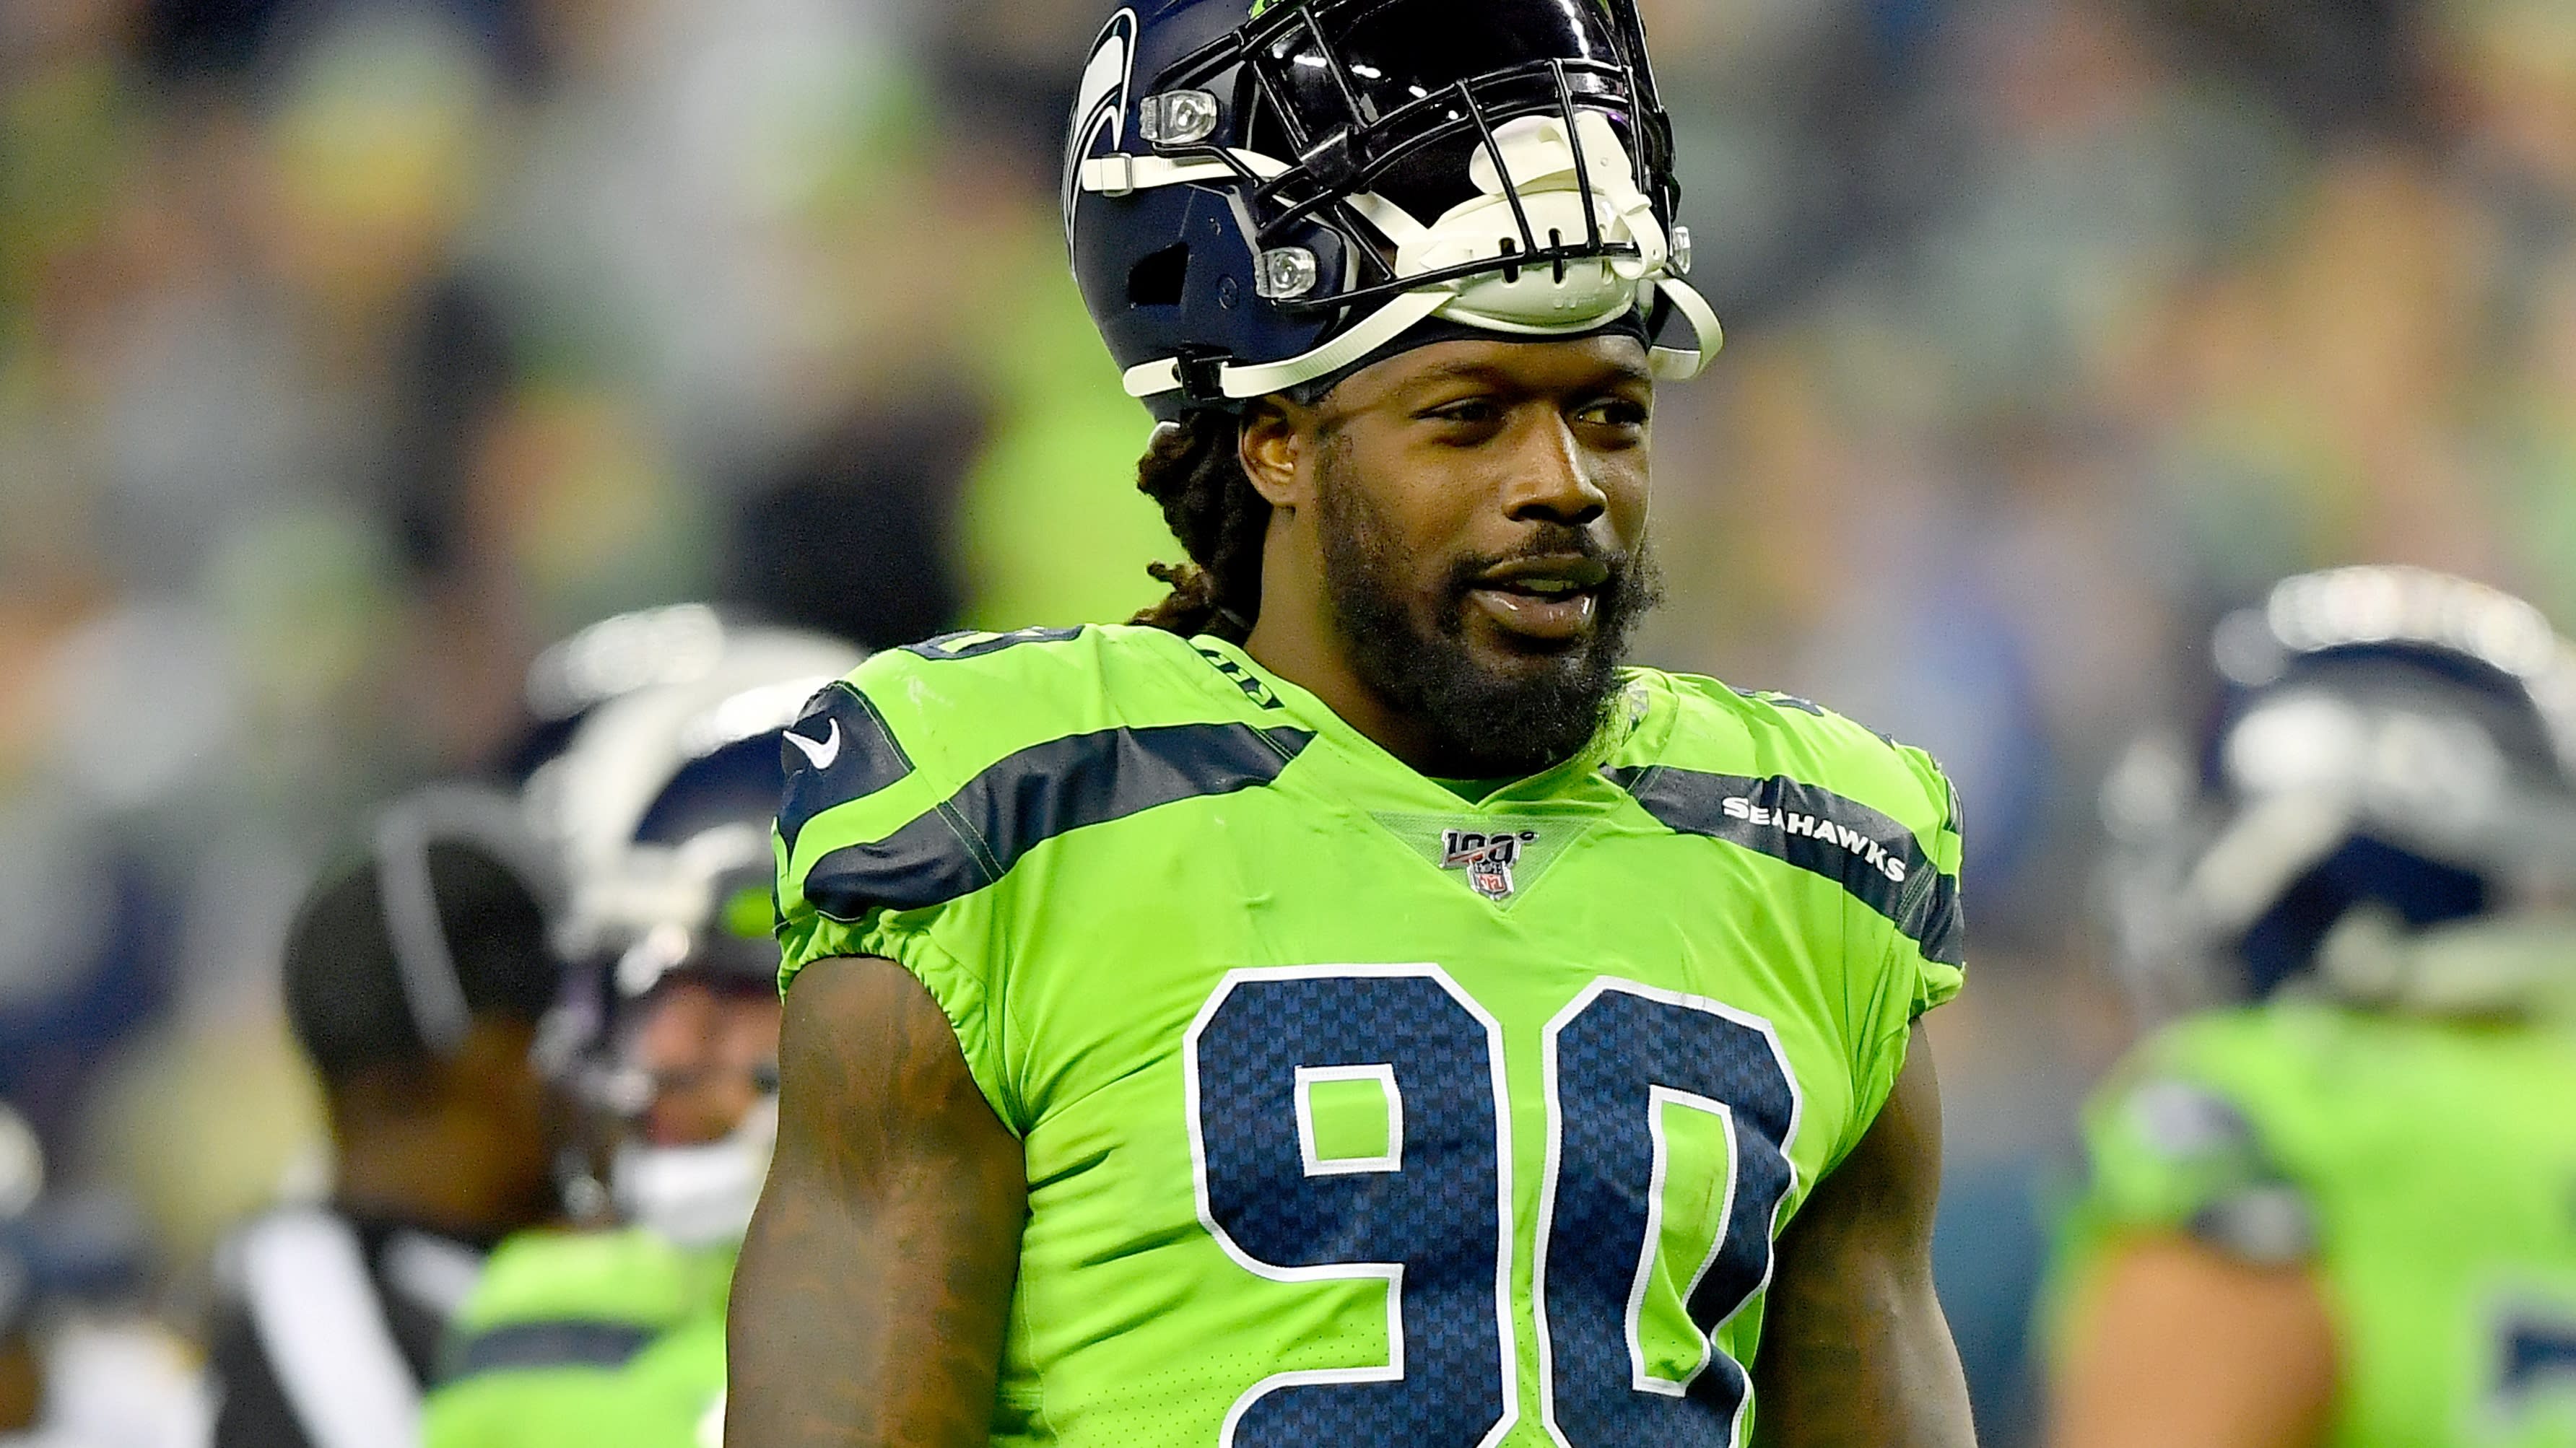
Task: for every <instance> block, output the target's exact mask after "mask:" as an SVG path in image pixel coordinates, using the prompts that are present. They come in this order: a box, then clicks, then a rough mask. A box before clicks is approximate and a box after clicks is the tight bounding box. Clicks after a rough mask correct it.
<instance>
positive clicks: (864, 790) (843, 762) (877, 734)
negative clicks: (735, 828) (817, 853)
mask: <svg viewBox="0 0 2576 1448" xmlns="http://www.w3.org/2000/svg"><path fill="white" fill-rule="evenodd" d="M778 755H779V761H780V763H782V764H784V765H785V766H786V768H787V792H786V794H785V796H784V797H783V798H781V799H780V801H779V806H778V837H779V838H780V839H782V840H785V841H786V842H787V848H789V849H791V850H793V849H795V848H796V836H797V834H798V832H800V831H802V830H803V829H804V828H805V825H806V822H807V821H809V820H811V819H813V818H814V816H816V815H818V814H821V813H822V812H823V811H825V810H827V809H830V808H831V807H833V806H834V805H839V804H847V803H849V802H850V801H851V800H854V799H865V798H867V797H868V796H869V795H872V794H874V793H876V792H877V791H878V790H881V789H883V788H885V787H886V786H887V785H890V784H892V783H894V782H895V781H896V780H899V779H901V778H903V777H904V776H905V775H908V774H910V773H912V759H911V757H910V756H908V755H906V754H905V753H904V752H903V746H902V745H901V744H899V743H897V742H895V737H894V730H893V729H892V728H890V727H888V726H887V724H886V721H885V716H884V715H882V714H879V713H878V712H877V706H876V705H875V704H873V703H871V702H869V700H868V696H867V695H865V694H862V693H860V692H859V691H858V689H857V687H856V686H854V685H852V684H850V683H848V682H846V681H844V682H841V683H836V684H833V685H831V686H830V687H828V688H826V689H824V690H823V692H821V693H819V694H816V695H815V696H814V697H813V699H812V700H811V701H809V702H808V703H807V704H806V705H805V712H804V714H803V715H801V716H799V717H798V719H797V720H796V723H795V724H794V725H793V726H792V727H791V728H790V729H789V730H788V733H787V736H786V737H785V738H782V739H780V740H779V741H778Z"/></svg>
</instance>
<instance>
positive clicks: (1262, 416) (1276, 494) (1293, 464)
mask: <svg viewBox="0 0 2576 1448" xmlns="http://www.w3.org/2000/svg"><path fill="white" fill-rule="evenodd" d="M1302 411H1303V409H1301V408H1297V406H1296V404H1295V403H1293V402H1290V401H1289V400H1288V399H1286V398H1284V397H1264V398H1262V399H1260V400H1259V401H1256V402H1254V403H1253V404H1252V405H1251V406H1250V407H1249V408H1247V409H1245V411H1244V414H1243V425H1242V430H1241V432H1240V434H1239V435H1238V436H1237V438H1236V442H1235V447H1236V455H1237V457H1238V458H1239V459H1240V461H1241V462H1242V464H1243V475H1244V477H1246V478H1248V479H1250V480H1251V483H1252V490H1253V491H1254V492H1256V493H1259V494H1260V495H1261V497H1262V500H1263V501H1265V502H1267V503H1269V504H1270V506H1271V507H1273V508H1280V509H1289V510H1293V509H1295V508H1296V507H1297V505H1298V504H1300V503H1302V502H1304V501H1305V497H1304V493H1305V484H1304V482H1303V480H1302V478H1301V477H1300V475H1299V469H1298V466H1297V464H1298V462H1299V460H1300V459H1301V457H1302V455H1303V452H1304V449H1305V446H1306V439H1307V436H1308V430H1307V429H1306V428H1305V426H1303V424H1302V421H1301V419H1300V418H1299V417H1298V416H1297V415H1296V414H1297V413H1298V412H1302Z"/></svg>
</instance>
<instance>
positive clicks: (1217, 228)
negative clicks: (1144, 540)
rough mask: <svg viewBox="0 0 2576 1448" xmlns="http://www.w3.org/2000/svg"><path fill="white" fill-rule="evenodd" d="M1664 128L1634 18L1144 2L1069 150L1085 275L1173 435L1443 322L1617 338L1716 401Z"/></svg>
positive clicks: (1408, 7) (1580, 1) (1454, 0)
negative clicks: (1645, 344) (1644, 350)
mask: <svg viewBox="0 0 2576 1448" xmlns="http://www.w3.org/2000/svg"><path fill="white" fill-rule="evenodd" d="M1672 154H1673V142H1672V127H1671V124H1670V122H1669V121H1668V120H1667V119H1666V117H1665V114H1664V110H1663V107H1662V105H1661V103H1660V102H1659V101H1658V100H1657V99H1656V95H1655V83H1654V75H1653V71H1652V69H1651V68H1650V67H1649V65H1648V63H1647V57H1646V36H1645V28H1644V25H1643V24H1642V22H1641V21H1640V20H1639V18H1638V14H1637V6H1636V0H1474V3H1472V4H1470V3H1463V0H1138V3H1135V4H1132V5H1129V6H1127V7H1126V8H1124V9H1121V10H1120V11H1119V12H1118V13H1117V14H1116V15H1114V16H1112V17H1110V20H1109V24H1108V26H1107V27H1106V28H1105V29H1104V30H1103V31H1102V32H1101V35H1100V39H1099V41H1098V42H1097V43H1096V45H1095V46H1094V47H1093V50H1092V54H1091V60H1090V63H1089V65H1088V66H1087V67H1086V68H1085V69H1084V71H1083V75H1082V80H1081V84H1080V88H1079V90H1078V92H1077V98H1076V102H1075V106H1074V113H1073V122H1072V127H1071V131H1070V134H1069V135H1068V137H1067V140H1066V144H1065V163H1064V210H1065V228H1066V240H1067V243H1068V245H1069V246H1070V248H1071V251H1072V255H1073V270H1074V275H1075V278H1076V280H1077V281H1079V282H1080V284H1081V286H1082V294H1083V299H1084V301H1085V302H1086V303H1087V304H1088V305H1089V307H1090V309H1091V315H1092V319H1093V320H1094V321H1095V322H1096V323H1098V324H1099V327H1100V331H1101V335H1102V336H1103V338H1105V339H1106V340H1107V342H1108V344H1109V350H1110V352H1111V354H1112V355H1114V356H1115V357H1116V358H1117V360H1118V365H1119V366H1120V367H1121V368H1122V369H1124V372H1125V380H1126V386H1127V391H1128V393H1129V394H1130V395H1131V396H1134V397H1137V398H1140V399H1142V400H1143V401H1144V402H1145V404H1146V405H1147V407H1148V408H1150V409H1151V410H1152V411H1153V412H1154V414H1155V415H1156V416H1157V417H1159V418H1161V419H1163V420H1165V421H1172V420H1175V419H1177V418H1178V417H1179V416H1180V415H1181V414H1182V413H1183V412H1185V411H1189V410H1193V409H1197V408H1204V407H1225V406H1230V405H1239V404H1241V403H1242V402H1243V401H1245V400H1246V399H1250V398H1255V397H1262V396H1267V395H1270V394H1273V393H1278V392H1285V391H1288V390H1290V389H1292V388H1295V387H1297V386H1299V385H1300V384H1303V383H1308V382H1312V381H1315V380H1316V379H1319V378H1323V377H1326V376H1328V375H1330V374H1334V373H1337V372H1339V371H1341V370H1343V369H1345V368H1348V367H1350V366H1352V365H1353V364H1355V363H1359V362H1361V361H1364V360H1367V359H1370V358H1372V357H1373V356H1375V355H1377V354H1378V353H1380V352H1381V351H1382V350H1383V349H1385V348H1386V347H1387V346H1388V345H1389V344H1391V343H1393V342H1394V341H1395V340H1396V339H1397V338H1398V337H1400V336H1404V335H1406V334H1408V333H1411V334H1413V335H1415V336H1431V335H1439V333H1438V332H1436V331H1425V332H1415V329H1416V328H1417V327H1419V326H1421V325H1422V324H1424V323H1435V322H1436V323H1446V324H1447V328H1448V333H1449V334H1450V335H1458V334H1462V333H1476V332H1483V333H1501V334H1504V335H1508V336H1521V337H1531V338H1543V337H1563V336H1576V335H1581V334H1583V333H1586V332H1591V331H1594V330H1597V329H1600V328H1602V327H1606V326H1610V325H1612V324H1616V323H1623V322H1625V323H1628V324H1630V325H1635V326H1638V327H1639V328H1640V329H1641V330H1643V331H1644V333H1645V334H1646V336H1647V338H1648V339H1649V340H1650V342H1651V341H1656V340H1658V339H1661V338H1662V337H1663V336H1664V334H1665V333H1666V332H1667V331H1669V330H1676V329H1674V328H1672V327H1671V325H1670V324H1671V323H1672V322H1673V321H1674V319H1675V318H1676V317H1678V318H1679V319H1680V320H1681V321H1682V322H1683V323H1684V324H1685V325H1686V329H1687V331H1688V332H1690V333H1691V334H1692V335H1691V336H1690V337H1689V338H1688V340H1687V343H1686V345H1684V344H1677V345H1673V346H1657V347H1656V348H1655V350H1654V359H1655V369H1656V373H1657V375H1658V376H1662V377H1668V378H1685V377H1691V376H1696V375H1697V374H1698V373H1699V372H1700V371H1701V369H1702V368H1703V367H1705V365H1706V363H1707V360H1708V358H1709V357H1710V356H1711V355H1712V354H1714V353H1715V352H1716V350H1717V348H1718V345H1719V341H1720V335H1719V330H1718V324H1717V318H1716V316H1715V314H1714V313H1713V312H1712V311H1711V310H1710V308H1709V306H1708V303H1707V302H1706V301H1705V300H1703V299H1702V298H1701V297H1700V295H1699V293H1698V292H1696V291H1694V290H1692V288H1691V287H1690V286H1689V285H1688V284H1687V283H1686V282H1684V281H1683V280H1682V276H1683V274H1684V273H1686V272H1687V271H1688V270H1689V267H1690V234H1689V232H1688V230H1687V229H1685V228H1683V227H1682V226H1680V225H1678V224H1676V222H1675V219H1674V209H1675V207H1676V205H1677V203H1678V201H1679V198H1680V189H1679V187H1678V186H1677V185H1676V184H1675V182H1674V180H1673V165H1672Z"/></svg>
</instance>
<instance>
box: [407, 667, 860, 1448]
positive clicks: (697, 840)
mask: <svg viewBox="0 0 2576 1448" xmlns="http://www.w3.org/2000/svg"><path fill="white" fill-rule="evenodd" d="M861 657H862V655H861V653H860V651H859V650H857V649H855V648H852V647H850V646H848V645H846V644H842V643H840V642H838V641H836V640H832V639H828V638H825V637H823V636H821V635H817V634H809V633H799V632H792V631H787V630H776V629H761V628H757V627H742V626H733V627H731V628H729V629H728V631H727V632H726V633H725V635H724V636H723V638H722V640H721V642H720V646H719V649H718V652H717V654H716V656H715V657H713V658H711V659H710V660H709V661H708V663H707V666H706V667H705V668H704V669H703V670H701V671H699V672H698V674H697V676H696V677H694V678H691V679H688V680H686V681H684V682H676V683H665V684H658V685H652V686H647V687H644V688H640V689H637V690H635V691H633V692H631V693H628V694H626V695H625V696H624V697H621V698H618V699H615V700H613V701H611V702H609V703H606V704H604V705H601V706H599V707H598V708H597V709H596V710H594V711H593V712H592V713H591V714H590V715H589V716H588V717H587V718H586V719H585V720H584V721H583V722H582V723H581V725H580V726H579V728H578V729H577V730H576V731H575V732H574V733H573V735H572V737H571V739H570V741H569V744H568V746H567V747H566V748H565V750H564V752H563V753H562V754H561V755H560V756H559V757H558V758H557V759H555V760H554V761H552V762H551V763H549V764H547V765H546V766H544V767H543V768H541V769H540V770H539V771H538V773H537V774H536V776H535V777H534V778H533V779H532V780H531V782H530V793H531V797H532V800H533V801H534V802H535V803H536V805H537V808H538V810H539V812H540V816H541V818H543V819H545V820H547V821H549V822H550V823H551V825H552V827H553V833H554V834H555V836H556V838H557V840H558V843H559V844H560V846H561V848H562V850H563V852H564V855H565V858H566V861H567V864H568V868H569V869H570V870H571V872H572V873H571V880H572V886H571V889H572V897H571V898H572V902H573V903H572V908H571V910H570V912H569V915H568V920H567V931H566V934H567V941H566V943H567V946H568V947H569V948H570V949H571V950H572V951H573V952H574V954H575V958H576V960H577V961H578V962H579V963H580V964H579V966H578V974H577V984H576V987H575V990H574V992H573V993H572V996H571V998H570V999H569V1000H568V1001H567V1003H566V1005H565V1007H564V1009H563V1011H562V1013H561V1014H560V1015H559V1016H558V1017H557V1018H556V1020H555V1021H554V1022H553V1023H551V1024H550V1026H549V1044H548V1048H547V1052H546V1054H547V1055H548V1056H549V1058H550V1059H551V1061H552V1063H553V1069H555V1070H557V1071H558V1072H560V1073H561V1074H562V1076H563V1078H564V1079H565V1080H566V1081H567V1083H568V1084H569V1085H570V1087H571V1090H570V1092H569V1094H570V1095H572V1096H573V1097H575V1098H577V1099H578V1100H580V1101H581V1102H582V1103H583V1106H584V1110H585V1113H586V1120H587V1122H588V1124H589V1126H590V1127H591V1128H592V1129H591V1130H590V1132H589V1133H588V1141H587V1146H588V1150H587V1152H586V1153H584V1154H583V1155H582V1156H580V1157H579V1158H578V1159H577V1160H575V1161H574V1162H573V1163H572V1165H573V1168H574V1169H573V1171H572V1173H571V1176H572V1177H573V1180H574V1183H575V1185H574V1187H573V1189H572V1191H571V1192H570V1193H569V1195H570V1196H571V1197H572V1199H573V1200H574V1201H575V1202H576V1203H577V1204H581V1205H583V1206H585V1207H586V1208H587V1209H588V1210H587V1213H586V1215H587V1216H588V1217H589V1218H590V1220H588V1221H585V1222H581V1223H577V1224H576V1225H575V1228H574V1229H573V1230H560V1231H539V1232H531V1233H528V1234H525V1235H523V1236H520V1237H518V1238H514V1239H513V1240H511V1241H509V1242H507V1243H504V1244H503V1245H502V1247H501V1248H500V1250H499V1251H498V1252H497V1253H495V1254H494V1257H493V1262H492V1268H491V1270H490V1272H489V1273H488V1274H487V1275H486V1277H485V1278H484V1280H483V1283H482V1284H481V1286H480V1287H479V1288H478V1289H477V1291H476V1293H475V1295H474V1297H473V1298H472V1300H471V1301H470V1302H469V1303H468V1304H467V1306H466V1308H465V1310H464V1312H463V1313H462V1314H461V1316H460V1318H459V1321H458V1324H457V1330H456V1332H455V1333H454V1334H453V1340H452V1342H451V1345H450V1350H449V1352H448V1355H447V1361H446V1373H447V1380H446V1381H445V1382H444V1383H443V1384H442V1385H441V1386H440V1388H439V1389H438V1390H437V1391H436V1392H435V1393H434V1394H433V1395H432V1397H431V1399H430V1402H429V1409H428V1418H427V1430H426V1432H427V1442H428V1443H429V1445H431V1448H505V1445H518V1444H526V1445H574V1444H599V1445H603V1448H606V1445H617V1448H653V1445H663V1444H669V1445H694V1444H697V1443H700V1442H707V1443H712V1442H714V1441H716V1435H717V1434H718V1432H719V1431H720V1427H721V1418H722V1413H721V1407H720V1404H721V1400H722V1393H723V1390H724V1298H725V1292H726V1289H727V1287H728V1286H729V1285H730V1282H731V1278H732V1270H733V1261H734V1256H735V1253H736V1252H737V1250H738V1249H739V1248H740V1245H741V1241H742V1234H743V1230H744V1227H745V1226H746V1225H747V1224H748V1222H749V1221H750V1218H751V1209H752V1204H753V1202H754V1200H755V1199H756V1198H757V1197H758V1195H759V1191H760V1184H761V1180H762V1177H763V1175H764V1174H765V1173H766V1171H767V1169H768V1165H769V1154H770V1146H771V1143H772V1141H773V1140H774V1139H775V1136H776V1132H777V1107H776V1092H777V1087H778V1025H779V999H778V946H777V942H776V941H775V940H774V939H773V938H772V936H771V933H770V931H771V923H772V907H771V898H770V877H771V873H772V870H773V861H772V857H771V853H770V848H771V847H770V822H771V818H772V817H773V816H774V815H775V814H776V812H777V809H778V800H779V795H780V792H781V790H782V788H783V783H784V779H785V771H784V769H783V767H782V765H781V760H780V756H781V752H782V751H783V750H785V749H786V748H787V747H789V746H788V742H787V739H786V737H785V736H786V730H787V726H788V725H789V724H790V723H791V722H793V720H794V719H795V717H796V714H797V712H798V710H799V709H800V708H801V707H802V706H803V704H804V702H805V701H806V700H807V699H808V698H809V697H811V696H812V695H813V694H814V693H815V692H816V691H817V690H818V689H820V688H821V687H822V686H823V685H825V684H826V683H829V682H830V681H831V680H832V679H834V678H837V677H839V676H840V675H842V674H844V673H846V672H848V671H849V670H850V669H852V668H855V667H856V666H857V665H858V663H859V661H860V659H861ZM585 1228H586V1229H585Z"/></svg>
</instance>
